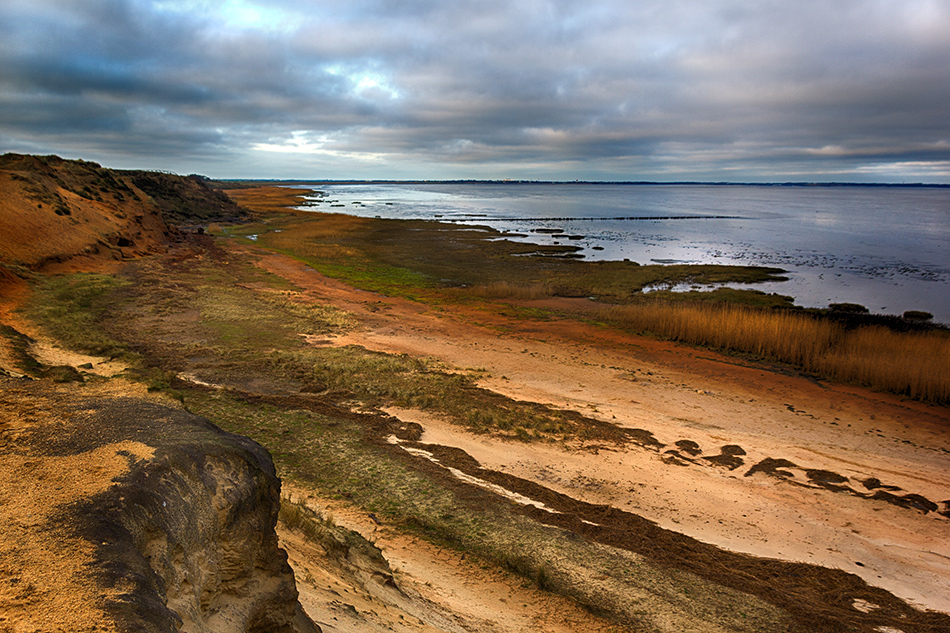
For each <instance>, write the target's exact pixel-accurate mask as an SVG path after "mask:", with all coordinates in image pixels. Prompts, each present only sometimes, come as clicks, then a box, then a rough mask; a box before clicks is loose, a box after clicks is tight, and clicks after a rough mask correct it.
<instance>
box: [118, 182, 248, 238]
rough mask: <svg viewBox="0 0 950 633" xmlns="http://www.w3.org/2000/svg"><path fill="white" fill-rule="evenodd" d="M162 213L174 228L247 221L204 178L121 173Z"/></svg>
mask: <svg viewBox="0 0 950 633" xmlns="http://www.w3.org/2000/svg"><path fill="white" fill-rule="evenodd" d="M118 173H119V174H121V175H123V176H125V177H127V178H128V179H129V180H130V181H131V182H132V184H134V185H135V186H136V187H137V188H138V189H140V190H141V191H142V192H144V193H145V194H147V195H148V196H149V197H150V198H151V199H152V201H153V202H154V203H155V204H156V205H158V207H159V209H161V212H162V216H163V217H164V218H165V221H166V222H168V223H170V224H175V225H186V226H187V225H204V224H208V223H211V222H243V221H245V220H247V219H248V218H249V217H250V214H249V213H248V211H247V210H246V209H243V208H241V207H240V206H238V205H237V204H236V203H235V202H234V200H232V199H231V198H229V197H228V196H227V194H225V193H224V192H222V191H220V190H218V189H215V188H213V187H212V186H211V184H210V181H209V180H208V179H207V178H205V177H204V176H199V175H196V174H192V175H190V176H177V175H175V174H167V173H164V172H157V171H121V172H118Z"/></svg>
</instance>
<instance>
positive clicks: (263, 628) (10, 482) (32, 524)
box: [0, 376, 319, 633]
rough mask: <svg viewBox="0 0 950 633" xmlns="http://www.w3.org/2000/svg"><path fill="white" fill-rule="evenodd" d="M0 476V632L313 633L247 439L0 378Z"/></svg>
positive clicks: (144, 402) (273, 485) (128, 403)
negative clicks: (0, 527) (0, 531)
mask: <svg viewBox="0 0 950 633" xmlns="http://www.w3.org/2000/svg"><path fill="white" fill-rule="evenodd" d="M110 389H114V387H111V388H110ZM77 390H78V391H80V393H77ZM123 391H125V390H124V389H123ZM0 472H3V473H5V476H4V477H3V478H2V480H0V522H2V524H3V525H4V530H3V535H2V537H0V631H4V632H7V631H33V630H43V631H76V632H85V631H118V632H125V631H141V632H153V631H154V632H156V633H158V632H162V633H164V632H169V631H188V632H204V631H214V632H215V633H227V632H231V631H233V632H235V633H236V632H248V633H263V632H271V631H273V632H285V633H316V632H318V631H319V628H318V627H317V626H316V625H314V624H313V623H312V622H311V621H310V620H309V618H307V616H306V615H305V614H304V613H303V611H302V609H301V608H300V606H299V603H298V601H297V589H296V586H295V581H294V576H293V572H292V570H291V568H290V566H289V565H288V564H287V555H286V554H285V553H284V551H283V550H281V549H280V548H279V547H278V544H277V536H276V533H275V525H276V522H277V514H278V509H279V492H280V481H279V480H278V478H277V476H276V474H275V470H274V465H273V463H272V461H271V458H270V456H269V454H268V453H267V451H266V450H264V449H263V448H262V447H261V446H259V445H258V444H256V443H254V442H253V441H251V440H249V439H247V438H244V437H241V436H237V435H232V434H229V433H226V432H224V431H222V430H220V429H218V428H217V427H215V426H214V425H213V424H211V423H210V422H208V421H207V420H205V419H204V418H201V417H198V416H195V415H191V414H189V413H187V412H185V411H182V410H180V409H176V408H172V407H170V406H166V405H164V404H161V403H160V402H158V401H156V400H154V399H151V398H150V397H149V396H147V395H146V394H139V395H137V396H133V397H128V396H125V397H118V396H116V395H114V393H108V392H106V391H105V390H104V389H100V390H98V391H97V388H96V387H94V386H86V387H78V388H77V387H76V386H62V385H55V384H53V383H51V382H49V381H27V380H17V379H10V378H6V377H2V376H0Z"/></svg>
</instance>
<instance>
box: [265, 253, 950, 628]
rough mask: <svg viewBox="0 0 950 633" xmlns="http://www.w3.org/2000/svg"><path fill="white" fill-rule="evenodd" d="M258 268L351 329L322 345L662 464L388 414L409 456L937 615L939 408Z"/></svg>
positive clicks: (940, 598) (943, 583)
mask: <svg viewBox="0 0 950 633" xmlns="http://www.w3.org/2000/svg"><path fill="white" fill-rule="evenodd" d="M261 265H262V266H263V267H264V268H266V269H268V270H270V271H271V272H275V273H277V274H280V275H281V276H283V277H285V278H287V279H289V280H291V281H292V282H294V283H295V284H296V285H298V286H299V287H300V288H302V289H303V293H304V294H305V295H306V296H309V297H311V298H312V299H314V300H319V301H324V302H328V303H331V304H333V305H336V306H338V307H340V308H342V309H345V310H348V311H350V312H353V313H354V314H355V315H357V316H358V317H359V318H360V321H361V323H362V326H361V327H360V328H358V329H357V330H356V331H353V332H351V333H349V334H348V335H347V336H345V337H341V338H340V339H337V340H336V341H334V343H335V344H340V345H342V344H359V345H363V346H365V347H367V348H369V349H373V350H379V351H388V352H405V353H409V354H413V355H419V356H429V357H434V358H437V359H439V360H441V361H444V362H446V363H448V364H450V365H452V366H455V367H459V368H484V369H485V370H486V372H487V373H486V377H485V378H484V379H483V386H485V387H488V388H490V389H493V390H495V391H498V392H500V393H503V394H506V395H509V396H511V397H514V398H519V399H525V400H533V401H536V402H543V403H548V404H552V405H554V406H558V407H564V408H569V409H573V410H576V411H580V412H582V413H584V414H586V415H589V416H592V417H600V418H602V419H606V420H610V421H612V422H615V423H617V424H619V425H622V426H625V427H630V428H636V429H642V430H644V431H647V432H649V433H652V435H653V437H655V439H656V440H657V441H658V442H659V443H662V444H663V445H664V446H663V447H662V448H661V449H660V450H649V449H646V448H643V447H640V446H630V447H628V448H626V449H624V450H621V451H617V450H602V451H600V452H599V453H598V454H597V455H593V454H591V453H588V452H567V451H564V450H562V449H559V448H556V447H553V446H550V445H543V444H530V445H525V444H521V443H511V442H502V441H499V440H496V439H491V438H488V437H484V436H473V435H471V434H469V433H467V432H465V431H464V430H463V429H460V428H458V427H455V426H452V425H449V424H446V423H444V422H443V421H440V420H438V419H436V418H433V417H432V416H427V415H425V414H422V413H420V412H412V411H399V412H398V414H399V416H400V417H402V418H404V419H407V420H408V419H411V420H413V421H417V422H420V423H421V424H422V425H423V426H424V427H425V429H426V432H425V435H424V436H423V441H425V442H431V443H436V444H443V445H450V446H457V447H459V448H462V449H464V450H465V451H466V452H468V453H469V454H470V455H472V456H473V457H474V458H475V459H477V460H479V461H480V462H481V464H482V465H483V466H484V467H486V468H492V469H495V470H500V471H503V472H506V473H510V474H513V475H516V476H519V477H523V478H526V479H530V480H533V481H536V482H538V483H541V484H543V485H545V486H547V487H549V488H552V489H554V490H557V491H559V492H563V493H565V494H569V495H571V496H573V497H575V498H578V499H582V500H584V501H588V502H592V503H607V504H610V505H613V506H615V507H618V508H621V509H624V510H627V511H630V512H634V513H637V514H640V515H641V516H644V517H646V518H649V519H651V520H653V521H656V522H657V523H658V524H660V525H661V526H663V527H666V528H669V529H674V530H676V531H678V532H682V533H684V534H687V535H689V536H692V537H694V538H697V539H699V540H702V541H705V542H709V543H714V544H716V545H719V546H721V547H724V548H727V549H730V550H734V551H741V552H747V553H752V554H756V555H759V556H765V557H774V558H780V559H785V560H794V561H803V562H811V563H817V564H821V565H824V566H829V567H837V568H841V569H844V570H846V571H849V572H853V573H856V574H858V575H860V576H861V577H863V578H864V579H865V580H866V581H868V582H869V583H870V584H873V585H876V586H880V587H884V588H885V589H888V590H889V591H892V592H893V593H895V594H896V595H898V596H900V597H902V598H905V599H908V600H910V601H911V602H913V603H915V604H918V605H921V606H924V607H926V608H931V609H937V610H941V611H945V612H950V519H948V518H947V517H946V516H942V515H941V514H939V511H946V510H948V509H950V503H948V501H950V412H948V410H947V409H946V408H940V407H930V406H926V405H922V404H919V403H914V402H910V401H904V400H902V399H900V398H897V397H893V396H888V395H882V394H876V393H873V392H870V391H867V390H862V389H857V388H847V387H837V386H828V385H819V384H816V383H814V382H812V381H810V380H807V379H805V378H802V377H799V376H793V375H784V374H782V373H779V372H776V371H770V370H767V369H763V368H760V367H756V366H752V365H749V364H746V363H743V362H741V361H737V360H735V359H730V358H726V357H722V356H719V355H717V354H715V353H712V352H708V351H702V350H694V349H691V348H687V347H684V346H677V345H673V344H668V343H663V342H657V341H652V340H649V339H644V338H640V337H633V336H626V335H620V334H617V333H611V332H606V331H604V330H599V329H597V328H593V327H589V326H585V325H580V324H577V323H570V322H566V321H558V320H552V321H549V322H542V323H537V322H533V323H530V324H528V325H527V326H525V324H523V323H518V322H515V321H512V320H510V319H506V318H504V317H501V316H498V315H494V314H488V313H485V312H483V311H477V310H471V309H460V310H458V311H454V312H453V313H451V314H449V313H446V312H444V311H437V310H432V309H429V308H428V307H426V306H421V305H419V304H415V303H412V302H409V301H405V300H401V299H392V298H387V297H382V296H380V295H377V294H374V293H370V292H363V291H358V290H354V289H352V288H349V287H348V286H346V285H344V284H341V283H339V282H336V281H334V280H329V279H327V278H325V277H323V276H321V275H319V274H317V273H316V272H315V271H313V270H311V269H309V268H307V267H306V266H304V265H302V264H300V263H299V262H295V261H292V260H289V259H286V258H283V257H280V256H277V255H264V256H263V258H262V260H261ZM677 443H679V444H678V445H677ZM724 446H727V447H739V450H738V451H737V450H736V449H735V448H727V449H726V451H723V452H721V451H722V447H724ZM668 450H676V451H677V454H676V455H675V456H671V455H669V454H667V453H666V451H668ZM691 453H696V454H695V455H694V454H691ZM730 455H731V457H730ZM717 456H722V458H721V459H719V460H716V459H715V458H716V457H717ZM706 458H714V459H712V460H710V459H706ZM766 458H771V459H773V460H785V461H784V462H782V463H784V464H785V466H784V467H783V468H781V469H780V472H784V473H786V475H787V476H786V477H781V476H772V475H769V474H768V473H767V472H761V468H760V469H759V470H760V472H756V473H754V474H753V473H750V472H749V471H750V470H751V469H752V467H753V466H755V465H757V464H761V463H762V461H763V460H765V459H766ZM730 460H731V463H730ZM717 461H718V462H719V463H718V464H717ZM773 463H774V462H773ZM730 465H731V466H734V468H733V469H730V468H729V467H728V466H730ZM875 480H877V481H875ZM864 482H867V484H865V483H864ZM836 486H837V487H838V490H834V488H835V487H836ZM842 489H843V490H844V491H842ZM875 493H877V494H878V495H879V496H884V497H886V496H887V495H892V497H897V498H901V499H903V501H902V502H903V503H904V505H905V506H906V505H911V504H910V503H909V502H908V501H907V499H908V497H907V496H908V495H919V499H918V497H912V498H910V499H911V500H918V501H919V500H920V499H922V500H923V501H921V502H920V503H923V506H920V504H919V503H918V506H919V507H925V508H930V509H932V510H938V511H937V512H935V511H929V512H924V511H923V510H920V509H915V508H914V507H901V506H899V505H895V504H894V503H888V502H887V501H885V500H881V499H870V498H868V497H870V496H871V495H873V494H875ZM892 501H893V498H892ZM931 505H932V508H931Z"/></svg>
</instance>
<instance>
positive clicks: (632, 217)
mask: <svg viewBox="0 0 950 633" xmlns="http://www.w3.org/2000/svg"><path fill="white" fill-rule="evenodd" d="M435 218H436V219H437V220H439V221H440V222H452V221H466V222H467V221H470V220H491V221H493V222H615V221H637V220H751V219H754V218H747V217H744V216H741V215H617V216H612V217H605V218H571V217H560V218H554V217H551V218H521V217H507V216H489V215H481V214H462V215H455V216H451V217H448V216H443V215H440V214H436V216H435Z"/></svg>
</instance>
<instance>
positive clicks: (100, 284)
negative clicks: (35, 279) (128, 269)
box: [28, 273, 128, 357]
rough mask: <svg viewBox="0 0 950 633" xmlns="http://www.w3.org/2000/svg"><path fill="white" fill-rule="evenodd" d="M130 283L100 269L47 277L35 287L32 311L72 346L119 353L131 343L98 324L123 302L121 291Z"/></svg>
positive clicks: (113, 354)
mask: <svg viewBox="0 0 950 633" xmlns="http://www.w3.org/2000/svg"><path fill="white" fill-rule="evenodd" d="M127 285H128V283H127V282H125V281H123V280H120V279H118V278H116V277H113V276H111V275H104V274H98V273H77V274H73V275H65V276H61V277H45V278H43V279H42V280H41V281H40V282H39V283H38V284H37V285H36V287H35V294H34V296H33V298H32V300H31V302H30V306H29V309H28V313H29V316H30V318H32V319H34V320H35V321H37V322H38V323H40V324H41V325H42V326H43V328H44V329H45V330H46V332H47V333H48V334H49V335H50V336H52V337H53V338H55V339H56V340H57V341H58V342H59V343H60V344H62V345H64V346H65V347H67V348H68V349H71V350H74V351H79V352H85V353H87V354H95V355H98V356H107V357H118V356H121V355H123V354H126V353H127V351H128V348H127V346H126V345H125V344H124V343H122V342H120V341H119V340H117V339H116V338H115V337H113V336H111V335H110V334H108V333H107V332H105V331H104V330H103V329H102V328H100V327H98V325H97V324H98V323H99V321H101V320H102V319H103V318H105V317H106V316H108V315H109V314H111V313H112V312H113V311H114V310H115V308H116V307H117V304H119V303H120V302H121V297H120V296H119V293H118V291H119V290H121V289H123V288H124V287H126V286H127Z"/></svg>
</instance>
